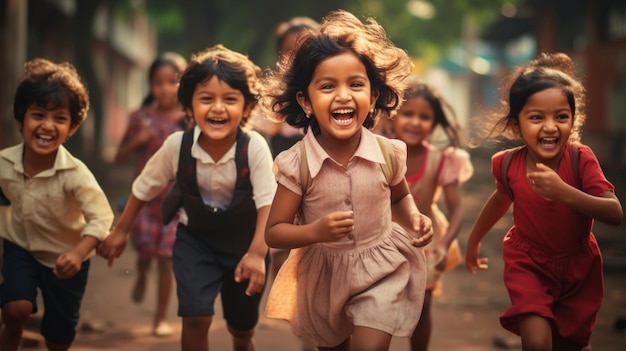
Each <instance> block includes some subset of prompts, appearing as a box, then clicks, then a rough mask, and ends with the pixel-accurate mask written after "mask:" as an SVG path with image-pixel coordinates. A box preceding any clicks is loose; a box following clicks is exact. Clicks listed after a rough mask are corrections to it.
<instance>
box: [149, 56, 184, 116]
mask: <svg viewBox="0 0 626 351" xmlns="http://www.w3.org/2000/svg"><path fill="white" fill-rule="evenodd" d="M150 91H151V92H152V95H153V96H154V98H155V99H156V101H157V102H158V104H159V107H162V108H170V107H175V106H177V105H178V95H177V93H178V72H176V70H175V69H174V67H171V66H168V65H164V66H161V67H160V68H158V69H157V70H156V71H155V72H154V75H153V76H152V81H151V82H150Z"/></svg>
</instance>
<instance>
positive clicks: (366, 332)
mask: <svg viewBox="0 0 626 351" xmlns="http://www.w3.org/2000/svg"><path fill="white" fill-rule="evenodd" d="M390 344H391V334H388V333H385V332H384V331H381V330H378V329H372V328H368V327H359V326H355V327H354V331H353V332H352V340H351V341H350V350H355V351H357V350H358V351H387V350H389V345H390Z"/></svg>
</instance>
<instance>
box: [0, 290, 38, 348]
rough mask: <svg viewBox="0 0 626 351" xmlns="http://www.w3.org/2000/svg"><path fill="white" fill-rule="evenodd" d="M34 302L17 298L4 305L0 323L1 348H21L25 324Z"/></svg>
mask: <svg viewBox="0 0 626 351" xmlns="http://www.w3.org/2000/svg"><path fill="white" fill-rule="evenodd" d="M32 310H33V304H32V303H31V302H30V301H28V300H16V301H11V302H8V303H6V304H5V305H4V306H2V324H1V325H0V350H7V351H13V350H19V348H20V346H21V344H22V334H23V332H24V324H26V321H27V320H28V318H29V317H30V314H31V312H32Z"/></svg>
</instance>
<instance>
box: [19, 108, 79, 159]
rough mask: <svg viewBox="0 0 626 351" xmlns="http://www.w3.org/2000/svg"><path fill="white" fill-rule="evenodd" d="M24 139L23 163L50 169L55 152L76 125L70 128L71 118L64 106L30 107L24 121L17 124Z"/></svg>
mask: <svg viewBox="0 0 626 351" xmlns="http://www.w3.org/2000/svg"><path fill="white" fill-rule="evenodd" d="M17 124H18V127H19V129H20V130H21V131H22V136H23V137H24V163H27V162H28V163H31V164H33V163H40V164H41V165H45V168H49V167H52V165H53V164H54V160H55V158H56V154H57V150H58V149H59V146H61V145H62V144H63V143H64V142H65V141H66V140H67V138H69V137H70V136H71V135H72V134H74V132H75V131H76V129H78V126H79V125H78V124H77V125H74V126H73V127H72V117H71V115H70V110H69V108H68V107H67V106H66V104H61V105H59V106H57V107H56V108H53V109H50V110H48V109H45V108H43V107H41V106H38V105H34V104H33V105H30V106H28V108H27V109H26V113H25V114H24V121H23V122H20V121H18V122H17Z"/></svg>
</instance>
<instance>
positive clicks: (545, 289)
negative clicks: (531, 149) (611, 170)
mask: <svg viewBox="0 0 626 351" xmlns="http://www.w3.org/2000/svg"><path fill="white" fill-rule="evenodd" d="M569 148H570V144H569V143H568V144H567V146H566V150H565V152H564V153H563V159H562V160H561V164H560V165H559V171H558V174H559V176H560V177H561V179H563V180H564V181H565V182H566V183H567V184H570V185H572V186H576V184H577V180H576V179H575V174H574V171H573V169H572V163H571V159H570V151H569ZM579 150H580V162H579V169H580V172H579V173H580V182H581V185H582V187H581V190H583V191H584V192H586V193H588V194H591V195H594V196H602V194H603V193H604V192H605V191H614V189H615V188H614V186H613V185H612V184H611V183H610V182H609V181H608V180H607V179H606V178H605V176H604V173H603V172H602V169H601V168H600V165H599V163H598V160H597V158H596V157H595V155H594V154H593V151H592V150H591V149H590V148H589V147H587V146H585V145H580V147H579ZM526 151H527V150H526V148H523V149H522V150H520V152H517V153H516V154H515V156H514V157H513V159H512V160H511V166H510V168H509V171H508V179H509V185H510V187H511V189H513V192H514V193H515V202H514V203H513V227H511V229H510V230H509V231H508V233H507V234H506V236H505V238H504V244H503V259H504V264H505V268H504V283H505V285H506V287H507V290H508V292H509V297H510V299H511V303H512V306H511V307H510V308H509V309H508V310H507V311H506V312H505V313H504V314H502V316H501V317H500V323H501V324H502V326H503V327H504V328H506V329H508V330H510V331H511V332H514V333H516V334H519V328H518V324H517V317H519V316H520V315H523V314H527V313H533V314H537V315H540V316H542V317H545V318H548V319H550V320H551V321H552V325H553V328H554V329H555V330H556V331H557V332H558V333H559V335H561V336H562V337H563V338H565V339H568V340H571V341H573V342H576V343H578V344H580V345H581V346H585V345H588V344H589V339H590V338H591V333H592V331H593V329H594V326H595V322H596V317H597V313H598V310H599V309H600V305H601V304H602V297H603V293H604V282H603V274H602V256H601V254H600V249H599V247H598V244H597V242H596V239H595V237H594V235H593V233H592V232H591V228H592V226H593V219H592V218H590V217H587V216H585V215H583V214H581V213H578V212H576V211H574V210H573V209H571V208H569V207H568V206H566V205H564V204H562V203H560V202H558V201H553V200H547V199H545V198H543V197H541V196H539V195H537V194H536V193H535V192H534V191H533V190H532V188H531V186H530V183H529V182H528V179H527V178H526V162H525V160H526ZM505 154H506V152H504V151H503V152H499V153H497V154H495V155H494V156H493V157H492V168H491V173H492V174H493V175H494V177H495V178H496V187H497V189H498V191H500V192H502V193H503V194H506V190H505V189H504V186H503V184H502V179H501V165H502V160H503V159H504V155H505ZM507 196H508V195H507Z"/></svg>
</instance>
